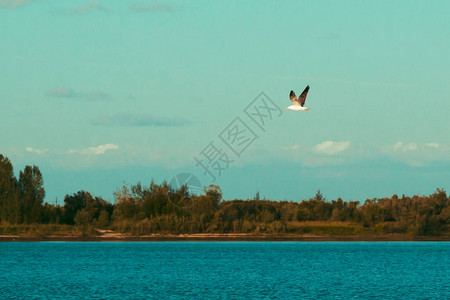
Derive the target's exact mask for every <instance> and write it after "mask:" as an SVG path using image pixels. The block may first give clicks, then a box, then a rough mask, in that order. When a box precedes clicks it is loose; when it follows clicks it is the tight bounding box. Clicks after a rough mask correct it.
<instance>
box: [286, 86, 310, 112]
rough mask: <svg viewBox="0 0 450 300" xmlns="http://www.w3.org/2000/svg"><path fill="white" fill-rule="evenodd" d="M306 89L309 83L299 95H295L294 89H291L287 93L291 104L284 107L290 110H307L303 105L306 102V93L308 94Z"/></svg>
mask: <svg viewBox="0 0 450 300" xmlns="http://www.w3.org/2000/svg"><path fill="white" fill-rule="evenodd" d="M308 91H309V85H307V86H306V88H305V89H304V90H303V92H302V93H301V94H300V96H298V99H297V96H295V93H294V91H291V93H290V94H289V98H290V99H291V102H292V105H290V106H288V107H286V109H290V110H296V111H299V110H309V108H307V107H304V106H303V105H305V102H306V95H308Z"/></svg>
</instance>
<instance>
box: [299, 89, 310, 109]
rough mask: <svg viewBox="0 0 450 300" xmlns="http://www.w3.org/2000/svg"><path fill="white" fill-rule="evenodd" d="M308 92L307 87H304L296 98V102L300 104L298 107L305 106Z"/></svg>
mask: <svg viewBox="0 0 450 300" xmlns="http://www.w3.org/2000/svg"><path fill="white" fill-rule="evenodd" d="M308 91H309V85H307V86H306V88H305V89H304V90H303V92H302V93H301V94H300V96H298V101H299V102H300V105H301V106H303V105H305V102H306V96H307V95H308Z"/></svg>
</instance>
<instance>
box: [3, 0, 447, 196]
mask: <svg viewBox="0 0 450 300" xmlns="http://www.w3.org/2000/svg"><path fill="white" fill-rule="evenodd" d="M449 11H450V2H448V1H372V2H367V1H164V2H155V1H74V0H71V1H59V0H58V1H56V0H55V1H43V0H35V1H27V0H0V41H1V47H0V70H1V71H0V82H1V89H0V105H1V109H0V137H1V138H0V153H2V154H4V155H6V156H8V157H9V158H10V159H11V161H12V163H13V165H14V167H15V171H16V173H18V172H19V170H20V169H23V167H24V166H25V165H26V164H31V165H32V164H35V165H37V166H39V168H40V169H41V171H42V173H43V175H44V181H45V188H46V192H47V198H46V201H48V202H54V201H55V199H56V197H58V199H59V201H62V199H63V197H64V195H65V194H67V193H69V194H71V193H74V192H77V191H78V190H80V189H83V190H87V191H89V192H91V193H93V194H95V195H100V196H102V197H104V198H105V199H108V200H112V199H113V192H114V191H115V190H116V189H117V188H119V187H121V186H122V184H123V183H124V182H125V183H130V184H135V183H136V182H137V181H141V182H142V183H144V184H148V183H149V182H150V180H151V179H152V178H153V179H154V180H155V181H156V182H161V181H163V180H170V179H171V178H172V177H173V176H174V175H176V174H177V173H180V172H191V173H193V174H194V175H196V176H197V177H198V178H199V179H200V180H201V182H202V183H203V185H208V184H209V183H210V181H211V180H210V177H209V176H208V175H204V174H203V171H202V169H201V168H200V167H196V166H195V161H194V157H199V153H200V152H201V151H202V150H203V149H204V148H205V147H206V146H207V145H208V144H209V143H210V142H211V141H213V142H214V143H215V144H216V145H217V146H218V147H220V148H221V149H222V150H223V151H225V152H227V154H228V155H229V158H230V159H232V160H234V162H233V163H231V164H230V166H229V169H228V170H224V171H223V172H222V174H221V175H220V176H218V178H217V181H216V182H215V183H216V184H219V185H220V186H221V187H222V190H223V191H224V198H225V199H233V198H244V199H245V198H247V197H253V195H254V194H255V192H256V191H259V192H260V194H261V196H263V197H266V198H270V199H276V200H282V199H288V200H302V199H305V198H309V197H311V196H313V194H314V192H315V191H316V190H317V189H321V191H322V192H323V194H324V195H325V196H326V197H327V199H329V200H332V199H336V198H337V197H342V198H343V199H344V200H363V201H364V200H365V199H366V198H373V197H383V196H391V195H392V194H394V193H397V194H399V195H401V194H406V195H413V194H429V193H432V192H433V191H434V190H435V189H436V188H445V189H446V190H449V188H450V182H449V181H448V179H449V178H450V134H449V129H450V128H449V124H450V121H449V118H448V116H449V110H450V99H449V95H450V84H449V80H450V55H449V53H450V51H449V49H450V18H449V17H448V12H449ZM307 84H309V85H310V86H311V89H310V92H309V95H308V99H307V102H306V106H308V107H310V108H311V110H310V111H308V112H293V111H286V110H285V109H284V108H285V107H287V106H288V105H290V101H289V97H288V96H289V91H290V90H291V89H293V90H294V91H295V92H296V93H297V94H299V93H300V92H301V91H302V90H303V89H304V87H305V86H306V85H307ZM260 92H264V93H265V94H266V95H267V96H268V97H269V98H270V99H271V100H272V101H273V102H274V103H276V105H277V106H279V107H280V108H281V109H282V115H281V116H280V117H274V118H273V120H271V121H270V122H268V123H267V127H266V130H265V131H262V130H260V128H258V127H257V126H256V125H255V124H254V123H251V121H250V120H249V119H245V113H244V109H245V107H246V106H247V105H249V104H250V103H251V102H252V101H253V99H255V97H256V96H258V95H259V94H260ZM236 117H241V118H242V120H244V121H245V122H246V124H247V125H248V126H249V127H251V129H252V130H254V132H255V133H256V134H257V135H258V138H257V139H256V140H255V141H254V142H253V143H252V144H250V145H249V146H248V148H247V149H246V150H245V151H243V153H242V155H241V156H240V157H237V156H236V155H234V154H233V153H232V152H231V151H230V150H229V149H227V146H226V145H225V144H224V143H223V142H222V141H221V139H220V138H219V134H220V133H221V132H222V131H223V130H224V129H225V128H226V127H227V126H228V124H230V122H231V121H233V120H234V119H235V118H236Z"/></svg>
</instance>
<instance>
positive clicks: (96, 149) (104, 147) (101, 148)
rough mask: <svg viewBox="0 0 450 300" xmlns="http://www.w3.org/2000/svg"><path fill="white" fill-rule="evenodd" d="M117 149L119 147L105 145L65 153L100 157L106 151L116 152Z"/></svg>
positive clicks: (70, 150)
mask: <svg viewBox="0 0 450 300" xmlns="http://www.w3.org/2000/svg"><path fill="white" fill-rule="evenodd" d="M117 149H119V145H116V144H105V145H98V146H97V147H88V148H83V149H69V151H68V152H67V153H69V154H84V155H102V154H105V152H106V151H107V150H117Z"/></svg>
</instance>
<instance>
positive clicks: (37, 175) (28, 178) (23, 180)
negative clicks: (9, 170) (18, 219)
mask: <svg viewBox="0 0 450 300" xmlns="http://www.w3.org/2000/svg"><path fill="white" fill-rule="evenodd" d="M19 187H20V192H21V198H22V203H23V221H24V223H38V222H40V221H41V209H42V203H43V201H44V197H45V190H44V180H43V178H42V174H41V171H40V170H39V168H38V167H37V166H33V167H31V166H26V167H25V169H24V170H23V172H22V171H21V172H20V174H19Z"/></svg>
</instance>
